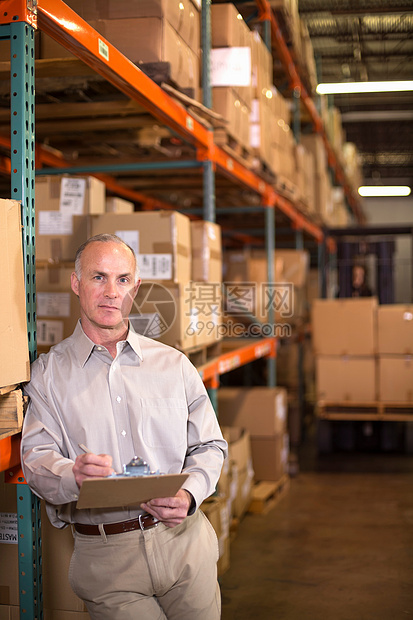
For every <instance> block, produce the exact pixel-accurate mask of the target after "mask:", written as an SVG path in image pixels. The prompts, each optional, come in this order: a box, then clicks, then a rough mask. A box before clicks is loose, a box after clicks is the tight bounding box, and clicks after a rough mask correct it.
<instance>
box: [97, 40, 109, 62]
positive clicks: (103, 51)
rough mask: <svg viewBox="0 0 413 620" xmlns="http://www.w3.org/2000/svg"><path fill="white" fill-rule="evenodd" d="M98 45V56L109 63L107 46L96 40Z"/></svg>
mask: <svg viewBox="0 0 413 620" xmlns="http://www.w3.org/2000/svg"><path fill="white" fill-rule="evenodd" d="M98 45H99V54H100V55H101V56H102V57H103V58H104V59H105V60H107V61H108V62H109V47H108V46H107V44H106V43H105V42H104V41H102V39H98Z"/></svg>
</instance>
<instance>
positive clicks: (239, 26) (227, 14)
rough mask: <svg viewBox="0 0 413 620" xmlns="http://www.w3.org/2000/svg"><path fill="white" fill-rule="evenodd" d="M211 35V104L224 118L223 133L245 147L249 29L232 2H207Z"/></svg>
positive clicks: (249, 93) (249, 98)
mask: <svg viewBox="0 0 413 620" xmlns="http://www.w3.org/2000/svg"><path fill="white" fill-rule="evenodd" d="M211 35H212V40H211V44H212V50H211V85H212V87H213V88H212V107H213V109H214V110H215V112H217V113H218V114H221V116H223V117H224V119H226V121H227V124H226V128H225V131H226V134H228V136H230V137H231V138H232V139H233V140H235V141H236V143H237V144H238V145H240V146H241V147H243V148H244V149H247V150H248V149H249V146H250V145H249V117H250V112H251V104H252V82H251V76H252V64H251V32H250V29H249V28H248V26H247V24H246V23H245V22H244V20H243V19H242V18H241V16H240V15H239V13H238V11H237V10H236V8H235V6H234V5H233V4H217V5H213V6H211ZM216 139H217V140H218V141H219V138H218V136H216Z"/></svg>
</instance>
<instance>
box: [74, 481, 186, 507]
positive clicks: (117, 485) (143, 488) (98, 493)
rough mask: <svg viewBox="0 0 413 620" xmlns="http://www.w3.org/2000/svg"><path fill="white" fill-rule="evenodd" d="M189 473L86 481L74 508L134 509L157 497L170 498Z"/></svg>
mask: <svg viewBox="0 0 413 620" xmlns="http://www.w3.org/2000/svg"><path fill="white" fill-rule="evenodd" d="M188 476H189V474H160V475H159V476H157V475H150V476H113V477H111V476H109V477H108V478H86V480H84V481H83V483H82V486H81V487H80V493H79V499H78V500H77V504H76V508H79V509H83V508H120V507H121V506H137V507H139V505H140V504H141V503H142V502H147V501H149V500H150V499H154V498H156V497H173V496H174V495H176V493H177V492H178V491H179V489H180V488H181V487H182V485H183V483H184V482H185V480H186V479H187V478H188Z"/></svg>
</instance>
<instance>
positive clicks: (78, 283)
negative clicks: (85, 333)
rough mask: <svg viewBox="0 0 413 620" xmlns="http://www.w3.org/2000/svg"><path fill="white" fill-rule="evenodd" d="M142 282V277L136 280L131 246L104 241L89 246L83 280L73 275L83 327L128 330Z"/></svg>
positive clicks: (86, 249) (83, 262) (82, 268)
mask: <svg viewBox="0 0 413 620" xmlns="http://www.w3.org/2000/svg"><path fill="white" fill-rule="evenodd" d="M139 284H140V280H139V281H138V282H137V283H135V260H134V257H133V254H132V253H131V251H130V250H128V248H126V247H125V246H123V245H122V244H119V243H112V242H102V241H95V242H92V243H90V244H89V245H88V246H86V248H85V249H84V251H83V253H82V255H81V277H80V280H78V278H77V276H76V274H74V273H73V274H72V289H73V291H74V293H75V294H76V295H78V297H79V301H80V311H81V319H82V326H83V328H84V329H85V328H86V330H87V327H88V325H89V326H91V327H92V328H101V329H125V327H126V326H127V317H128V316H129V313H130V310H131V307H132V303H133V300H134V298H135V295H136V293H137V292H138V288H139Z"/></svg>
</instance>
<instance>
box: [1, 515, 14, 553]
mask: <svg viewBox="0 0 413 620" xmlns="http://www.w3.org/2000/svg"><path fill="white" fill-rule="evenodd" d="M0 543H3V544H6V545H17V544H18V533H17V514H16V513H15V512H0Z"/></svg>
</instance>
